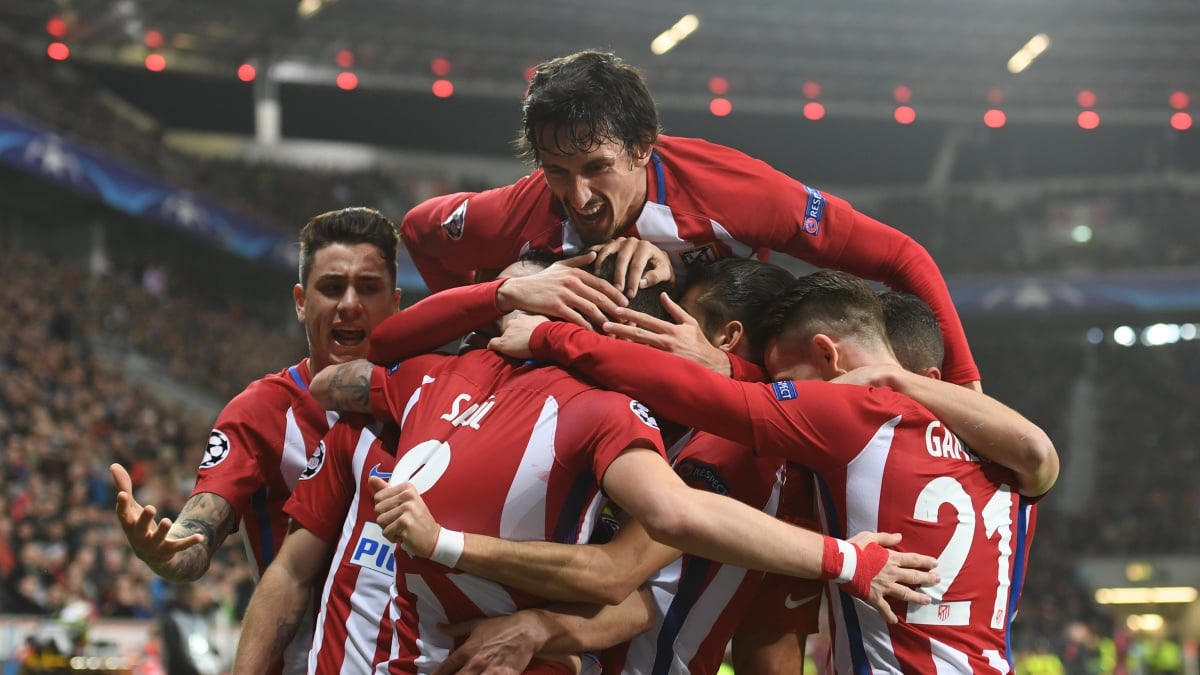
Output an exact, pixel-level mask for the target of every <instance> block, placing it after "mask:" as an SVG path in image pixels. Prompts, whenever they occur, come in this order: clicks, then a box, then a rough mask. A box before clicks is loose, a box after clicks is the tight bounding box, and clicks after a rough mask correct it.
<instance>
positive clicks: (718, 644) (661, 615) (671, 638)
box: [601, 432, 821, 675]
mask: <svg viewBox="0 0 1200 675" xmlns="http://www.w3.org/2000/svg"><path fill="white" fill-rule="evenodd" d="M674 467H675V472H676V473H677V474H679V476H680V477H681V478H682V479H683V480H684V482H685V483H687V484H688V485H690V486H691V487H693V488H696V489H699V490H706V491H709V492H715V493H717V494H722V495H726V496H729V497H732V498H733V499H737V500H738V501H741V502H744V503H746V504H749V505H751V506H754V507H756V508H759V509H762V510H763V511H764V512H765V513H767V514H769V515H772V516H777V515H781V514H780V509H781V508H782V498H783V495H784V493H785V490H784V486H785V481H787V482H790V481H791V477H790V476H787V475H785V470H784V462H783V460H781V459H779V458H778V457H770V456H764V455H756V454H755V453H754V452H753V451H752V450H751V449H750V448H748V447H746V446H743V445H740V444H737V443H734V442H732V441H728V440H726V439H723V438H721V437H719V436H713V435H712V434H707V433H704V432H697V433H695V434H694V435H693V436H692V438H691V440H690V441H688V443H687V444H686V445H685V446H684V447H683V448H682V449H681V450H680V451H679V455H678V457H676V458H675V459H674ZM809 494H810V495H811V492H810V493H809ZM809 505H811V501H810V502H809ZM810 508H811V507H810ZM765 576H771V575H764V574H763V573H762V572H758V571H750V570H746V569H744V568H741V567H735V566H733V565H722V564H720V563H718V562H715V561H712V560H709V559H707V558H701V557H698V556H693V555H686V554H685V555H683V556H681V557H680V558H679V559H677V560H675V561H674V562H673V563H671V564H670V565H667V566H666V567H664V568H663V569H661V570H659V571H658V572H657V573H656V574H655V575H654V576H652V577H651V578H650V579H649V580H648V581H647V585H648V586H649V588H650V590H651V592H652V594H653V597H654V604H655V616H654V622H653V624H652V625H651V627H650V628H649V629H648V630H647V631H646V632H644V633H642V634H641V635H639V636H637V637H634V638H633V639H632V640H630V641H629V642H627V643H625V644H622V645H618V646H616V647H613V648H611V649H608V650H605V651H604V653H603V654H602V655H601V664H602V666H603V670H604V672H612V673H627V674H629V675H633V674H638V675H642V674H645V675H651V674H653V675H660V674H667V673H671V674H679V675H685V674H688V673H691V674H693V675H707V674H712V673H716V672H717V671H718V670H719V669H720V667H721V662H722V660H723V659H724V656H725V647H726V645H727V644H728V643H729V640H730V638H732V637H733V635H734V633H736V632H737V631H739V630H741V629H742V626H743V621H744V620H745V619H746V618H747V610H748V609H749V608H750V607H751V606H753V605H754V604H755V603H757V602H760V598H759V595H760V594H761V593H762V592H763V591H764V585H763V582H764V577H765ZM812 583H816V582H812ZM820 589H821V587H820V586H817V587H816V593H817V595H818V596H819V595H820V593H821V590H820ZM774 600H775V601H776V603H775V604H778V606H779V607H778V608H774V611H773V616H775V618H776V622H775V623H774V625H773V630H778V631H780V632H792V631H799V630H805V631H806V632H807V627H808V625H809V623H812V622H813V621H815V617H816V616H817V614H818V613H819V609H820V606H819V604H818V603H816V602H813V603H810V604H806V605H805V607H804V611H793V612H791V613H790V616H788V615H783V613H782V610H783V609H784V605H785V598H784V597H783V596H779V597H778V598H775V599H774ZM764 602H765V601H764Z"/></svg>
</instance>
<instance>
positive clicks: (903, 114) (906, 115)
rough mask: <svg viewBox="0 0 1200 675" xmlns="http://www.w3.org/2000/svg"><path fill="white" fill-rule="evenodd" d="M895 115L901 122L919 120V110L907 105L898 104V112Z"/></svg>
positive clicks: (910, 122) (907, 122)
mask: <svg viewBox="0 0 1200 675" xmlns="http://www.w3.org/2000/svg"><path fill="white" fill-rule="evenodd" d="M893 117H895V118H896V121H897V122H899V123H900V124H912V123H913V122H916V121H917V111H916V110H913V109H912V108H911V107H909V106H906V105H898V106H896V114H895V115H893Z"/></svg>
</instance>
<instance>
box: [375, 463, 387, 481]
mask: <svg viewBox="0 0 1200 675" xmlns="http://www.w3.org/2000/svg"><path fill="white" fill-rule="evenodd" d="M371 475H372V476H379V477H380V478H382V479H384V480H391V478H392V474H391V472H388V473H384V472H382V471H380V470H379V465H378V464H376V465H375V466H373V467H371Z"/></svg>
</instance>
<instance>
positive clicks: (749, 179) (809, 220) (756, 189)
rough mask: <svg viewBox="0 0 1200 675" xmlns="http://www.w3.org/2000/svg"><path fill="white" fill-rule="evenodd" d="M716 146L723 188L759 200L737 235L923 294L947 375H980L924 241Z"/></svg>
mask: <svg viewBox="0 0 1200 675" xmlns="http://www.w3.org/2000/svg"><path fill="white" fill-rule="evenodd" d="M710 150H711V151H712V153H714V156H713V157H711V158H709V159H707V160H705V161H704V163H705V166H706V167H708V169H709V170H713V169H714V168H717V169H719V170H720V180H721V182H722V188H721V189H722V190H723V191H724V192H725V193H726V194H736V195H737V198H738V199H739V203H753V204H755V205H756V206H755V210H754V217H753V218H752V219H751V220H749V221H746V224H744V225H740V226H739V223H736V222H729V223H723V224H724V225H725V226H726V227H727V228H729V230H730V234H731V235H732V236H733V237H734V238H735V239H737V240H739V241H741V242H743V243H745V244H748V245H749V246H751V247H753V248H755V249H763V248H765V249H770V250H772V251H778V252H780V253H786V254H788V255H791V256H794V257H796V258H799V259H801V260H804V261H805V262H808V263H810V264H812V265H816V266H818V267H826V268H831V269H838V270H843V271H846V272H849V273H851V274H854V275H856V276H859V277H862V278H864V279H871V280H873V281H878V282H881V283H884V284H887V285H888V286H889V287H891V288H893V289H896V290H899V291H905V292H908V293H912V294H914V295H916V296H918V297H919V298H921V299H922V300H924V301H925V302H926V304H928V305H929V306H930V307H931V308H932V309H933V312H934V314H935V315H936V316H937V319H938V324H939V325H940V326H941V328H942V336H943V338H944V339H945V343H946V359H945V361H946V365H945V368H944V369H943V373H944V374H945V377H946V379H947V380H950V381H952V382H955V383H957V384H961V383H964V382H970V381H974V380H978V379H979V369H978V367H977V366H976V365H975V361H974V359H973V358H972V356H971V350H970V347H969V346H968V344H967V338H966V333H965V332H964V331H963V327H962V321H961V320H960V319H959V316H958V311H957V310H956V309H955V308H954V303H953V301H952V299H951V297H950V291H949V289H948V288H947V287H946V281H945V279H944V278H943V277H942V273H941V270H939V269H938V266H937V263H936V262H934V260H933V257H932V256H930V255H929V252H928V251H926V250H925V247H923V246H921V245H920V244H919V243H917V242H916V241H915V240H914V239H913V238H912V237H910V236H908V235H907V234H905V233H903V232H901V231H900V230H897V229H895V228H893V227H890V226H888V225H886V224H884V223H882V222H880V221H878V220H876V219H874V218H872V217H870V216H868V215H866V214H864V213H862V212H860V211H857V210H855V209H854V207H853V206H851V205H850V203H849V202H847V201H846V200H844V199H841V198H840V197H837V196H834V195H831V194H828V193H826V192H822V191H820V190H817V189H815V188H812V187H810V186H807V185H804V184H803V183H801V182H800V181H797V180H795V179H794V178H792V177H790V176H788V175H786V174H784V173H782V172H780V171H778V170H776V169H775V168H773V167H771V166H770V165H769V164H767V163H766V162H763V161H761V160H757V159H753V158H751V157H749V156H747V155H745V154H743V153H740V152H737V151H736V150H732V149H729V148H723V147H721V146H711V147H710ZM693 162H695V160H694V159H693Z"/></svg>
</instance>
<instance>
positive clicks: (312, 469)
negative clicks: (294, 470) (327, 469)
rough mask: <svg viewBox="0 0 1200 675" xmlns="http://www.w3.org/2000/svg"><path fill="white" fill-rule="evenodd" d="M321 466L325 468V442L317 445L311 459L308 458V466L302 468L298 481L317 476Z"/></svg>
mask: <svg viewBox="0 0 1200 675" xmlns="http://www.w3.org/2000/svg"><path fill="white" fill-rule="evenodd" d="M323 466H325V441H321V442H320V443H317V449H316V450H315V451H313V454H312V457H309V458H308V466H306V467H304V471H303V472H301V473H300V480H308V479H309V478H312V477H313V476H315V475H317V474H318V473H320V472H321V467H323Z"/></svg>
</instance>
